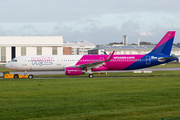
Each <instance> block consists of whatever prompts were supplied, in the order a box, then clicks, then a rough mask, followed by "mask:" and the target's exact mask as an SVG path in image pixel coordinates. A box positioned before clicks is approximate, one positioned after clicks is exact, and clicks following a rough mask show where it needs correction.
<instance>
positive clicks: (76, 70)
mask: <svg viewBox="0 0 180 120" xmlns="http://www.w3.org/2000/svg"><path fill="white" fill-rule="evenodd" d="M65 74H66V75H82V74H85V71H84V70H82V69H81V68H75V67H67V68H66V69H65Z"/></svg>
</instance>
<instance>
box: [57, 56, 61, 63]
mask: <svg viewBox="0 0 180 120" xmlns="http://www.w3.org/2000/svg"><path fill="white" fill-rule="evenodd" d="M57 65H61V57H60V56H58V57H57Z"/></svg>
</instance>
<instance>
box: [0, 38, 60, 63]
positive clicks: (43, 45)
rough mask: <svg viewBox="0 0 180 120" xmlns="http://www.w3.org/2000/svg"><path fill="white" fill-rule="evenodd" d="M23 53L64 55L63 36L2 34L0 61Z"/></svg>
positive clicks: (2, 61)
mask: <svg viewBox="0 0 180 120" xmlns="http://www.w3.org/2000/svg"><path fill="white" fill-rule="evenodd" d="M23 55H63V36H0V62H1V63H6V62H8V61H11V60H12V58H14V57H18V56H23Z"/></svg>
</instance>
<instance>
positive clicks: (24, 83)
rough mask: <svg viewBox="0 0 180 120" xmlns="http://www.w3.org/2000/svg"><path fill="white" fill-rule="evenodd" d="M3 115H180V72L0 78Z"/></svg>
mask: <svg viewBox="0 0 180 120" xmlns="http://www.w3.org/2000/svg"><path fill="white" fill-rule="evenodd" d="M0 91H1V92H0V120H12V119H13V120H20V119H28V120H41V119H43V120H44V119H45V120H66V119H69V120H160V119H161V118H172V117H178V116H180V112H179V111H180V94H179V93H180V78H179V77H176V76H173V77H172V76H171V77H167V76H166V77H164V76H161V77H136V78H133V77H131V78H130V77H129V78H93V79H89V78H57V79H34V80H30V79H18V80H14V79H7V80H3V79H2V80H0Z"/></svg>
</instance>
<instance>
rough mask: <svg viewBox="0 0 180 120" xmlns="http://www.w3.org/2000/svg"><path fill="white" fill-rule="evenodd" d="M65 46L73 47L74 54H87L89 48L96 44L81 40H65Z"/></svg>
mask: <svg viewBox="0 0 180 120" xmlns="http://www.w3.org/2000/svg"><path fill="white" fill-rule="evenodd" d="M64 47H72V54H73V55H87V54H88V50H92V49H93V48H95V47H96V45H94V44H92V43H90V42H88V41H82V40H81V41H80V42H64Z"/></svg>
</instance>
